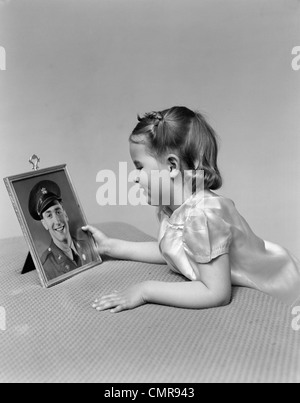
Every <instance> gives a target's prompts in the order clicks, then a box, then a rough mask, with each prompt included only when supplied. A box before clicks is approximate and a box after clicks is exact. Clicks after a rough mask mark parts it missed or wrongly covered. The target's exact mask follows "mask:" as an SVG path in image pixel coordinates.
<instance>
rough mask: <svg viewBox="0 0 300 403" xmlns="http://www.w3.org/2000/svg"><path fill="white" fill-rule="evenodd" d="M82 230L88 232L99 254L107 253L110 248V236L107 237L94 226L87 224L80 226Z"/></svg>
mask: <svg viewBox="0 0 300 403" xmlns="http://www.w3.org/2000/svg"><path fill="white" fill-rule="evenodd" d="M82 230H83V231H84V232H87V233H90V234H91V235H92V236H93V238H94V240H95V241H96V243H97V246H98V252H99V254H100V255H108V254H109V250H110V246H109V244H110V238H108V237H107V236H106V235H105V234H104V233H103V232H102V231H100V230H98V229H97V228H95V227H92V226H90V225H87V226H86V227H82Z"/></svg>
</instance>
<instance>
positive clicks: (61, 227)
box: [54, 225, 65, 232]
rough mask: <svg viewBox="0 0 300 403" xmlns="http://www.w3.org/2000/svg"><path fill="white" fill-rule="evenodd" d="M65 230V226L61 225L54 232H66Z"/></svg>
mask: <svg viewBox="0 0 300 403" xmlns="http://www.w3.org/2000/svg"><path fill="white" fill-rule="evenodd" d="M64 229H65V225H61V226H60V227H58V228H55V229H54V231H57V232H63V231H64Z"/></svg>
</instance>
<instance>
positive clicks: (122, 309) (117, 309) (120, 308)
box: [110, 305, 126, 313]
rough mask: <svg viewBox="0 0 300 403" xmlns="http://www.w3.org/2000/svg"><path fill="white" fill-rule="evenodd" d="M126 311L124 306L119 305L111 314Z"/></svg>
mask: <svg viewBox="0 0 300 403" xmlns="http://www.w3.org/2000/svg"><path fill="white" fill-rule="evenodd" d="M125 309H126V308H125V307H124V306H123V305H119V306H117V307H116V308H114V309H112V310H111V311H110V312H111V313H119V312H122V311H125Z"/></svg>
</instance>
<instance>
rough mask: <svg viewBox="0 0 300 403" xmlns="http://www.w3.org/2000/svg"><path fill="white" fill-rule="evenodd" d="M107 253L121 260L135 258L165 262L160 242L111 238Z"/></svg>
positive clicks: (158, 262) (159, 262) (157, 262)
mask: <svg viewBox="0 0 300 403" xmlns="http://www.w3.org/2000/svg"><path fill="white" fill-rule="evenodd" d="M107 254H108V255H109V256H110V257H113V258H115V259H121V260H133V261H137V262H143V263H156V264H165V263H166V262H165V260H164V259H163V257H162V255H161V253H160V250H159V246H158V242H127V241H122V240H120V239H110V240H109V247H108V251H107Z"/></svg>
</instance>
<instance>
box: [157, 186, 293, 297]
mask: <svg viewBox="0 0 300 403" xmlns="http://www.w3.org/2000/svg"><path fill="white" fill-rule="evenodd" d="M159 219H160V222H161V227H160V234H159V244H160V251H161V253H162V256H163V257H164V259H165V260H166V262H167V263H168V265H169V266H170V268H171V269H172V270H173V271H175V272H177V273H180V274H182V275H183V276H185V277H186V278H187V279H189V280H192V281H197V280H200V272H199V270H200V266H199V263H202V264H205V263H209V262H211V261H212V260H213V259H215V258H217V257H219V256H221V255H224V254H229V260H230V265H231V272H232V284H233V285H235V286H242V287H249V288H254V289H257V290H260V291H262V292H264V293H266V294H269V295H271V296H273V297H276V298H278V299H280V300H281V301H283V302H284V303H287V304H289V305H293V304H294V303H295V302H296V300H297V299H298V298H299V297H300V261H299V260H298V259H297V258H296V257H294V256H293V255H292V254H291V253H290V252H289V251H288V250H286V249H284V248H283V247H281V246H279V245H276V244H274V243H271V242H267V241H264V240H262V239H260V238H259V237H257V236H256V235H255V234H254V233H253V231H252V230H251V228H250V227H249V225H248V224H247V222H246V221H245V219H244V218H243V217H242V216H241V215H240V214H239V212H238V211H237V209H236V207H235V204H234V203H233V202H232V201H231V200H229V199H226V198H224V197H221V196H218V195H217V194H215V193H212V192H204V194H203V193H202V192H200V193H198V194H197V195H194V196H192V197H190V198H189V199H188V200H187V201H186V202H185V203H184V204H183V205H182V206H181V207H180V208H178V209H177V210H175V212H174V213H173V214H172V212H171V211H170V210H169V209H168V208H163V209H160V210H159Z"/></svg>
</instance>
